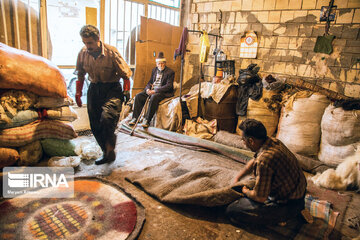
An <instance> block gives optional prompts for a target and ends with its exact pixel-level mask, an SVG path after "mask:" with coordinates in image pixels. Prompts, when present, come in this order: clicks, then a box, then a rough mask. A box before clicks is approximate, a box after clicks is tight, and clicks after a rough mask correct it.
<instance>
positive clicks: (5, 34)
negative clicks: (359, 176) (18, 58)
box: [0, 1, 8, 45]
mask: <svg viewBox="0 0 360 240" xmlns="http://www.w3.org/2000/svg"><path fill="white" fill-rule="evenodd" d="M0 4H1V15H2V18H3V24H4V37H5V44H6V45H8V36H7V28H6V17H5V6H4V1H0Z"/></svg>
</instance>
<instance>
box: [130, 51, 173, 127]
mask: <svg viewBox="0 0 360 240" xmlns="http://www.w3.org/2000/svg"><path fill="white" fill-rule="evenodd" d="M174 77H175V72H174V71H173V70H172V69H170V68H169V67H167V66H166V59H165V57H164V53H163V52H159V55H158V57H157V58H156V67H155V68H154V69H153V70H152V73H151V78H150V80H149V82H148V83H147V85H146V87H145V89H144V90H143V91H142V92H140V93H138V94H137V95H136V96H135V103H134V112H133V118H132V119H131V120H130V122H129V125H130V126H133V125H135V124H136V120H137V118H139V117H140V114H141V110H142V108H143V107H144V105H145V102H146V99H147V98H148V97H149V98H150V100H149V106H148V109H147V112H146V115H145V118H144V121H143V122H142V124H141V125H142V127H144V128H147V127H149V125H150V122H151V119H152V118H153V116H154V114H155V112H156V110H157V109H158V107H159V103H160V101H161V100H163V99H164V98H167V97H172V96H174V87H173V82H174Z"/></svg>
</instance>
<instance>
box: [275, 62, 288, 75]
mask: <svg viewBox="0 0 360 240" xmlns="http://www.w3.org/2000/svg"><path fill="white" fill-rule="evenodd" d="M285 67H286V63H283V62H277V63H275V64H274V67H273V72H274V73H284V72H285Z"/></svg>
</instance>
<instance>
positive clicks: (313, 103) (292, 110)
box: [277, 91, 330, 157]
mask: <svg viewBox="0 0 360 240" xmlns="http://www.w3.org/2000/svg"><path fill="white" fill-rule="evenodd" d="M329 103H330V101H329V100H328V99H327V97H326V96H324V95H321V94H319V93H314V92H309V91H300V92H297V93H295V94H294V95H293V96H291V97H290V98H289V99H288V101H287V102H286V104H285V106H284V107H283V108H282V109H281V116H280V120H279V126H278V132H277V138H278V139H280V140H281V141H282V142H283V143H284V144H285V145H286V146H287V147H288V148H289V149H290V150H291V151H293V152H294V153H298V154H301V155H305V156H309V157H311V156H317V155H318V152H319V144H320V135H321V131H320V124H321V118H322V115H323V113H324V110H325V108H326V107H327V106H328V105H329Z"/></svg>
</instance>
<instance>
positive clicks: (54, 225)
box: [0, 178, 145, 240]
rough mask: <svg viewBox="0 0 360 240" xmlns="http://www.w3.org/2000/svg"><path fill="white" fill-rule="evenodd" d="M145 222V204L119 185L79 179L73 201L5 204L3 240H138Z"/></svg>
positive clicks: (0, 216)
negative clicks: (136, 239)
mask: <svg viewBox="0 0 360 240" xmlns="http://www.w3.org/2000/svg"><path fill="white" fill-rule="evenodd" d="M42 191H43V190H42ZM46 191H50V193H51V191H54V190H53V189H51V188H48V189H46ZM144 220H145V210H144V208H143V206H142V205H141V203H139V202H137V201H136V200H135V199H134V198H133V197H131V196H130V195H129V194H127V193H125V192H124V191H123V190H122V189H121V188H120V187H118V186H117V185H114V184H112V183H109V182H107V181H104V180H100V179H96V178H77V179H76V180H75V181H74V197H73V198H39V199H34V198H13V199H7V200H5V201H2V202H1V203H0V239H24V240H25V239H26V240H35V239H74V240H75V239H89V240H91V239H114V240H122V239H126V240H130V239H135V238H136V237H137V236H138V234H139V233H140V231H141V228H142V225H143V223H144Z"/></svg>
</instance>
